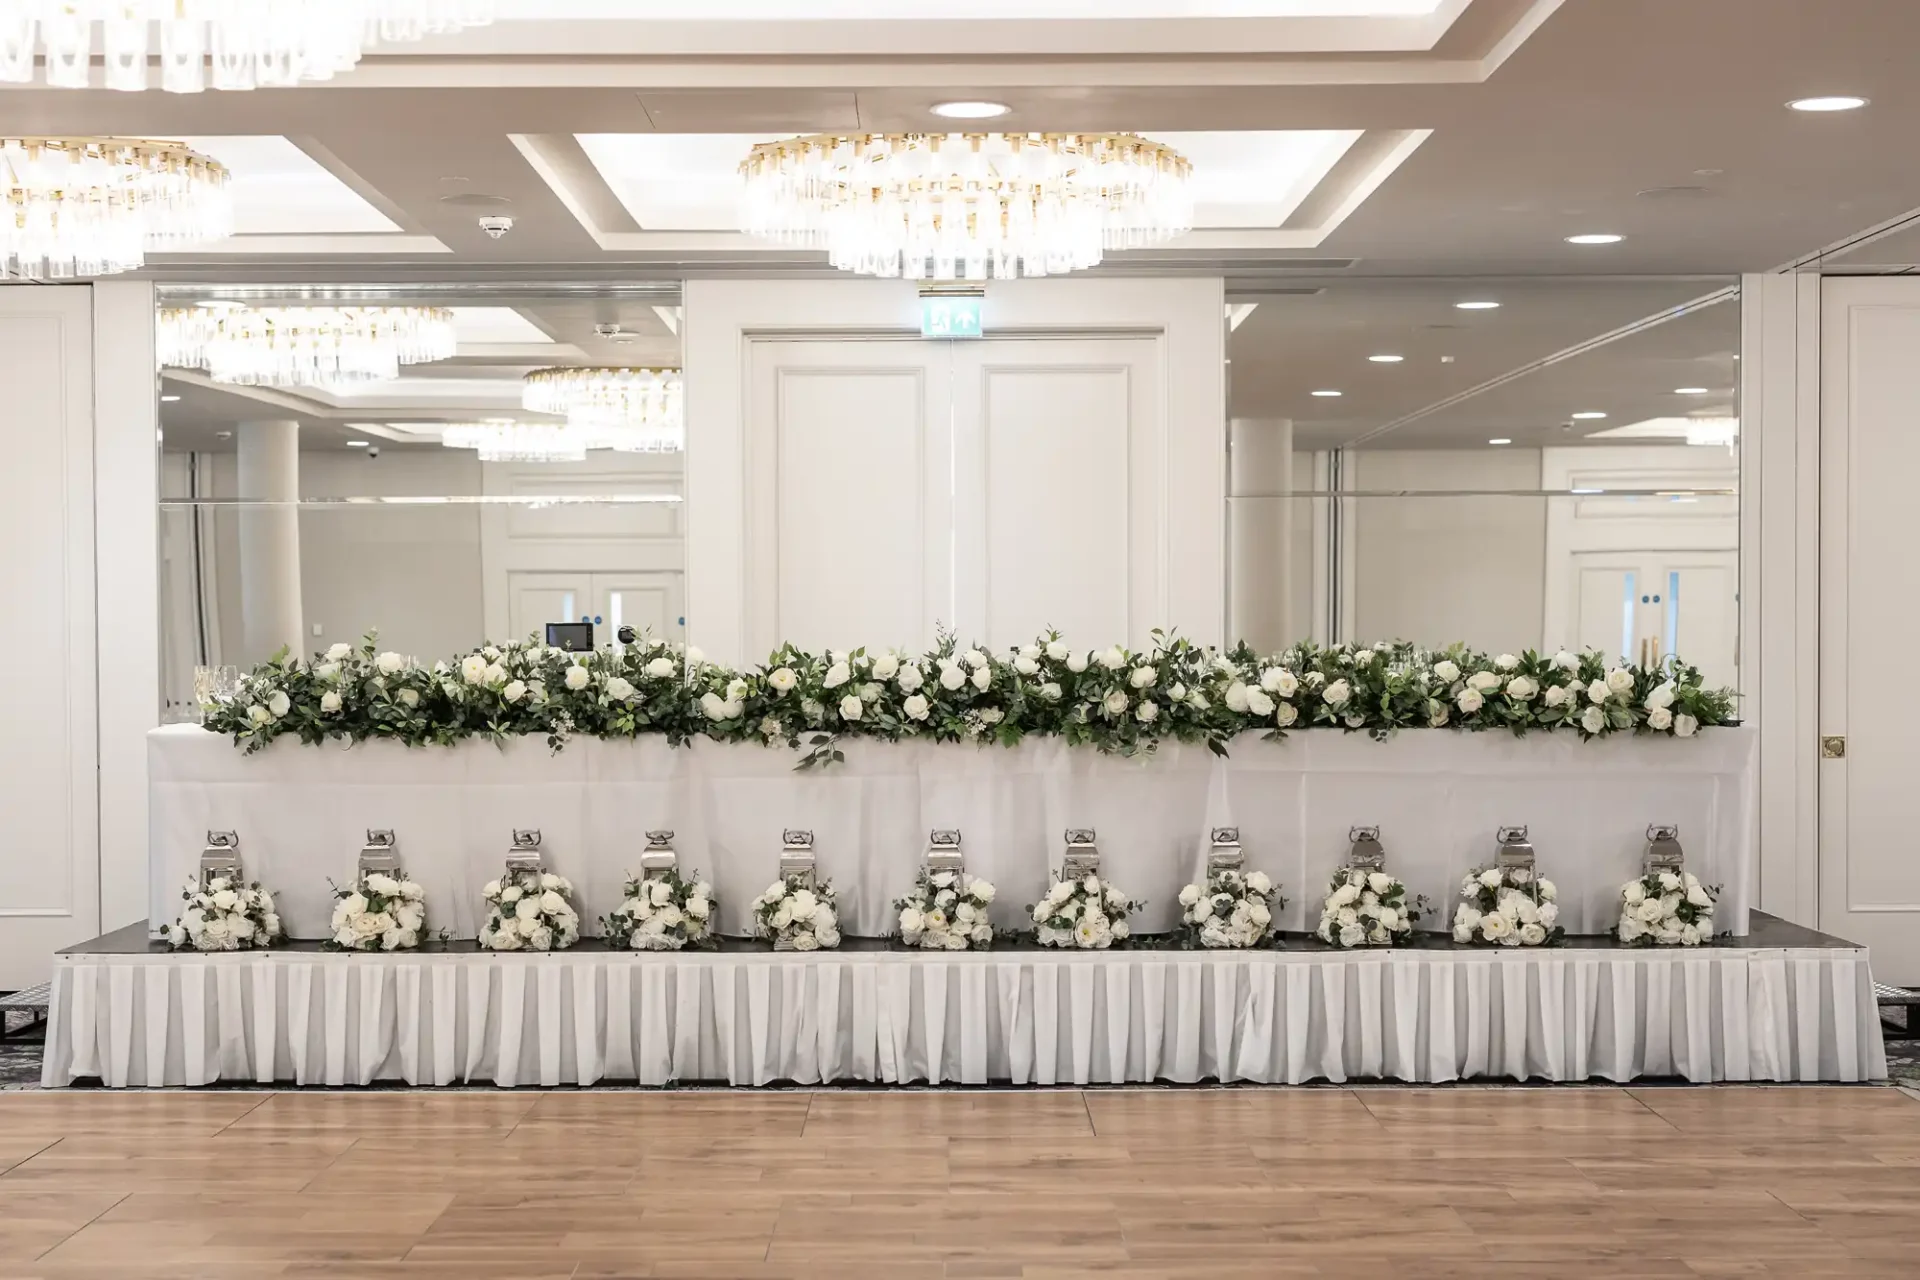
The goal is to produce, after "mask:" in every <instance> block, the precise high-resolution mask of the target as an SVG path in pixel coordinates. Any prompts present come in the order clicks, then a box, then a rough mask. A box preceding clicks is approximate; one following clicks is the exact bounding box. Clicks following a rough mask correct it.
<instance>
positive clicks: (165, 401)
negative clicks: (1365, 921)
mask: <svg viewBox="0 0 1920 1280" xmlns="http://www.w3.org/2000/svg"><path fill="white" fill-rule="evenodd" d="M179 399H180V397H179V396H161V397H160V403H161V404H173V403H174V402H175V401H177V400H179Z"/></svg>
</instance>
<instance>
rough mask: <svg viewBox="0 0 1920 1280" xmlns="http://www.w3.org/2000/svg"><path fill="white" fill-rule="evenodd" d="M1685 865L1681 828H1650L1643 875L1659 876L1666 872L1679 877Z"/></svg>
mask: <svg viewBox="0 0 1920 1280" xmlns="http://www.w3.org/2000/svg"><path fill="white" fill-rule="evenodd" d="M1685 865H1686V855H1685V854H1683V853H1682V852H1681V850H1680V828H1679V827H1677V826H1672V827H1663V826H1651V827H1648V828H1647V851H1646V854H1645V856H1644V857H1643V858H1642V859H1641V863H1640V870H1641V874H1642V875H1649V876H1657V875H1659V874H1660V873H1661V872H1663V871H1665V872H1671V873H1672V874H1674V875H1676V876H1677V875H1679V874H1680V870H1681V868H1682V867H1684V866H1685Z"/></svg>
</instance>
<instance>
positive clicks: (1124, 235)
mask: <svg viewBox="0 0 1920 1280" xmlns="http://www.w3.org/2000/svg"><path fill="white" fill-rule="evenodd" d="M740 174H741V177H742V178H743V179H744V183H745V188H746V193H745V198H744V203H743V206H742V210H741V227H742V228H743V229H744V230H745V231H746V232H747V233H748V234H749V235H754V236H758V237H761V238H762V239H767V240H774V241H777V242H779V243H782V244H787V245H793V246H796V247H800V248H808V249H824V250H826V252H827V257H828V260H829V261H831V262H832V263H833V265H834V266H836V267H838V268H840V269H841V270H843V271H852V272H854V273H856V274H859V275H867V276H883V277H889V278H898V277H904V278H906V279H910V280H986V279H989V278H991V279H995V280H1010V279H1013V278H1015V277H1018V276H1047V275H1059V274H1061V273H1062V272H1067V271H1078V270H1081V269H1083V268H1086V267H1091V266H1095V265H1097V264H1098V263H1099V262H1100V260H1101V258H1102V257H1103V256H1104V255H1105V253H1106V251H1107V250H1109V249H1136V248H1141V247H1144V246H1148V245H1154V244H1159V243H1161V242H1162V241H1165V240H1168V239H1171V238H1172V237H1174V236H1177V235H1180V234H1182V233H1183V232H1186V231H1188V230H1190V229H1191V228H1192V226H1193V194H1192V191H1191V190H1190V188H1189V179H1190V177H1191V176H1192V166H1191V165H1190V164H1188V162H1187V160H1186V158H1185V157H1184V156H1182V155H1181V154H1180V153H1179V152H1177V151H1175V150H1174V149H1173V148H1171V147H1167V146H1162V145H1161V144H1160V143H1157V142H1150V141H1148V140H1147V139H1145V138H1142V137H1139V136H1138V135H1136V134H1131V133H1014V134H1007V133H975V134H937V133H935V134H926V133H868V134H857V135H842V134H814V135H811V136H809V137H804V138H788V139H785V140H784V141H780V142H765V143H761V144H760V145H759V146H757V147H755V148H754V149H753V150H752V151H751V152H749V153H748V155H747V158H746V159H745V160H744V161H742V162H741V164H740Z"/></svg>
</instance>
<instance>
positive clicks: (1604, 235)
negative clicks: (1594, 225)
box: [1567, 231, 1626, 244]
mask: <svg viewBox="0 0 1920 1280" xmlns="http://www.w3.org/2000/svg"><path fill="white" fill-rule="evenodd" d="M1625 239H1626V237H1625V236H1616V235H1614V234H1613V233H1612V232H1609V231H1590V232H1585V233H1583V234H1581V235H1577V236H1568V237H1567V243H1568V244H1619V243H1620V242H1621V241H1622V240H1625Z"/></svg>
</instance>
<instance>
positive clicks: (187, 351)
mask: <svg viewBox="0 0 1920 1280" xmlns="http://www.w3.org/2000/svg"><path fill="white" fill-rule="evenodd" d="M158 345H159V358H160V363H161V364H163V365H168V366H172V367H176V368H188V369H204V370H206V371H207V374H208V376H209V377H211V378H212V379H213V380H214V381H215V382H224V383H229V384H232V385H236V386H243V387H323V388H324V387H340V386H350V385H354V384H359V383H368V382H392V381H393V380H394V379H395V378H398V377H399V376H400V366H402V365H408V364H424V363H426V362H427V361H430V360H445V359H447V358H448V357H450V356H452V355H453V353H454V348H455V346H456V341H455V338H454V332H453V313H452V312H450V311H444V310H441V309H440V308H437V307H258V308H255V307H242V306H230V307H183V308H179V309H174V310H168V311H162V312H161V313H160V326H159V344H158Z"/></svg>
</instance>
